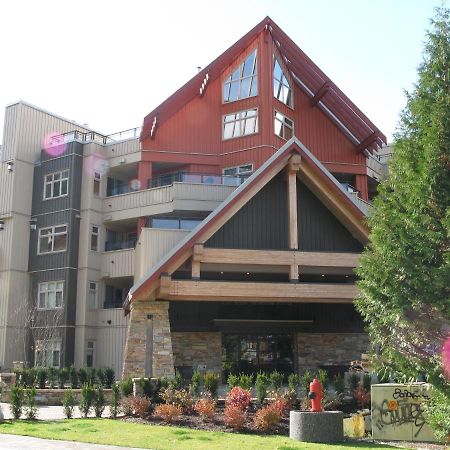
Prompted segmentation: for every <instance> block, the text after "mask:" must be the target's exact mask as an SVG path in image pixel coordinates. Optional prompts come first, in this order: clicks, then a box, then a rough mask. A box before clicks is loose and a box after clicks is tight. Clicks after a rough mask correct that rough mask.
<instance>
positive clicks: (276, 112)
mask: <svg viewBox="0 0 450 450" xmlns="http://www.w3.org/2000/svg"><path fill="white" fill-rule="evenodd" d="M277 114H280V115H282V116H283V122H281V121H280V120H279V119H278V118H277ZM285 119H288V120H289V121H291V122H292V127H291V126H289V125H286V124H285V122H284V120H285ZM275 121H278V122H281V129H282V130H284V127H287V128H290V129H291V130H292V136H291V137H290V138H286V137H284V136H280V135H279V134H278V133H277V132H276V130H275ZM294 130H295V123H294V120H292V119H291V118H290V117H288V116H286V114H284V113H282V112H280V111H278V110H276V109H274V113H273V132H274V134H275V136H277V137H279V138H280V139H283V140H284V141H288V140H289V139H291V138H292V137H293V136H295V134H294Z"/></svg>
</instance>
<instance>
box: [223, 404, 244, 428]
mask: <svg viewBox="0 0 450 450" xmlns="http://www.w3.org/2000/svg"><path fill="white" fill-rule="evenodd" d="M223 415H224V419H223V421H224V422H225V424H226V425H228V426H229V427H231V428H233V429H234V430H241V429H242V428H243V427H244V425H245V421H246V419H247V415H246V413H245V410H243V409H242V408H239V407H238V406H233V405H227V406H226V407H225V411H224V413H223Z"/></svg>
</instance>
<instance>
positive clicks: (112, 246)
mask: <svg viewBox="0 0 450 450" xmlns="http://www.w3.org/2000/svg"><path fill="white" fill-rule="evenodd" d="M134 247H136V239H128V240H126V241H109V242H108V241H107V242H105V252H114V251H116V250H126V249H128V248H134Z"/></svg>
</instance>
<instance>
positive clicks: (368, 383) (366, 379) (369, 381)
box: [363, 373, 372, 392]
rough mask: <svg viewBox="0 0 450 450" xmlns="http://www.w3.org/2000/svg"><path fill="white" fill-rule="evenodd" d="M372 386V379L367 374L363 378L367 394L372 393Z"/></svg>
mask: <svg viewBox="0 0 450 450" xmlns="http://www.w3.org/2000/svg"><path fill="white" fill-rule="evenodd" d="M371 386H372V377H371V376H370V375H369V374H367V373H365V374H364V376H363V387H364V389H365V390H366V391H367V392H370V388H371Z"/></svg>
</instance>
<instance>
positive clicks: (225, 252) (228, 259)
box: [201, 247, 361, 268]
mask: <svg viewBox="0 0 450 450" xmlns="http://www.w3.org/2000/svg"><path fill="white" fill-rule="evenodd" d="M360 256H361V255H360V254H359V253H332V252H299V251H290V250H240V249H229V248H208V247H205V248H204V249H203V253H202V259H201V262H202V263H211V264H245V265H251V264H255V265H268V266H291V265H297V266H304V267H315V266H318V267H350V268H354V267H357V266H358V263H359V258H360Z"/></svg>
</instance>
